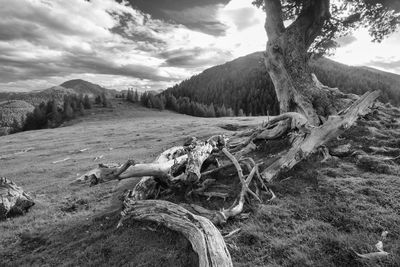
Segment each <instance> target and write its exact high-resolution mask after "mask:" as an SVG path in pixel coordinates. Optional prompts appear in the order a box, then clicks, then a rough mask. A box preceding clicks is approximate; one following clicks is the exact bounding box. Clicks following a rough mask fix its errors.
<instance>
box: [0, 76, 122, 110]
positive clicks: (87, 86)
mask: <svg viewBox="0 0 400 267" xmlns="http://www.w3.org/2000/svg"><path fill="white" fill-rule="evenodd" d="M102 93H104V94H106V96H108V97H111V96H112V97H113V96H114V95H115V94H116V93H117V91H116V90H109V89H106V88H104V87H101V86H100V85H97V84H94V83H91V82H88V81H84V80H81V79H76V80H70V81H66V82H64V83H62V84H60V85H57V86H53V87H50V88H48V89H45V90H39V91H38V90H36V91H31V92H23V93H13V92H0V101H5V100H23V101H26V102H28V103H30V104H32V105H34V106H36V105H39V104H40V103H41V102H43V101H44V102H46V101H48V100H51V99H54V100H55V101H56V102H61V101H62V99H63V97H64V95H73V94H77V95H79V94H83V95H89V96H90V97H94V96H97V95H101V94H102Z"/></svg>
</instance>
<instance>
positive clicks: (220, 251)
mask: <svg viewBox="0 0 400 267" xmlns="http://www.w3.org/2000/svg"><path fill="white" fill-rule="evenodd" d="M124 205H125V209H124V210H123V211H122V213H121V214H122V219H121V221H120V223H119V224H118V226H119V227H120V226H121V225H122V224H123V222H124V221H125V220H127V219H128V218H130V219H134V220H138V221H151V222H156V223H159V224H162V225H164V226H166V227H168V228H170V229H172V230H174V231H177V232H179V233H181V234H183V235H184V236H185V237H186V238H187V239H188V240H189V242H190V243H191V244H192V248H193V250H194V252H195V253H197V255H198V259H199V266H201V267H209V266H233V265H232V259H231V256H230V254H229V251H228V249H227V247H226V244H225V241H224V238H223V237H222V235H221V233H220V232H219V230H218V229H217V228H216V227H215V226H214V224H213V223H212V222H211V221H210V220H208V219H207V218H205V217H203V216H197V215H195V214H193V213H191V212H189V211H188V210H186V209H185V208H183V207H181V206H179V205H177V204H174V203H171V202H168V201H164V200H142V201H138V200H131V201H126V202H125V203H124Z"/></svg>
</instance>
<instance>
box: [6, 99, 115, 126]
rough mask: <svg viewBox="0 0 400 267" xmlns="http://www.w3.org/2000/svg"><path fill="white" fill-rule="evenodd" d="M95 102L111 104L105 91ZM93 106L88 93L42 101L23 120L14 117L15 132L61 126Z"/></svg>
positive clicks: (99, 104)
mask: <svg viewBox="0 0 400 267" xmlns="http://www.w3.org/2000/svg"><path fill="white" fill-rule="evenodd" d="M94 104H97V105H98V106H101V107H109V106H110V105H111V104H110V102H109V100H108V99H107V97H106V95H105V94H104V93H103V94H101V95H98V96H96V97H95V99H94ZM92 106H93V104H92V102H91V100H90V98H89V96H88V95H85V96H84V95H82V94H80V95H64V97H63V100H62V102H59V101H55V100H54V99H51V100H48V101H47V102H44V101H43V102H42V103H40V104H39V105H38V106H35V108H34V110H33V111H32V112H30V113H28V114H27V115H26V117H25V118H23V119H22V121H21V122H19V121H17V120H16V119H14V122H13V125H12V128H13V129H14V131H13V132H14V133H15V132H20V131H29V130H38V129H45V128H56V127H59V126H60V125H61V124H62V123H63V122H65V121H68V120H71V119H74V118H76V117H79V116H83V115H84V114H85V112H84V110H87V109H91V108H92Z"/></svg>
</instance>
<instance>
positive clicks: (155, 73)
mask: <svg viewBox="0 0 400 267" xmlns="http://www.w3.org/2000/svg"><path fill="white" fill-rule="evenodd" d="M77 73H97V74H108V75H120V76H127V77H134V78H138V79H148V80H152V81H171V80H175V79H174V78H171V77H167V76H166V75H163V74H162V73H161V72H160V71H159V70H158V69H157V68H153V67H149V66H146V65H143V64H123V65H122V64H121V65H118V64H116V63H115V62H113V61H112V60H107V59H104V58H102V57H97V56H96V55H95V54H92V55H89V54H81V53H79V52H78V53H77V52H75V53H71V52H65V53H64V54H63V55H62V57H61V58H58V59H57V60H55V59H52V58H47V59H45V58H35V59H29V58H23V57H22V56H20V57H10V56H4V55H0V80H1V81H2V82H11V81H15V80H29V79H38V78H46V77H52V76H66V75H70V74H77Z"/></svg>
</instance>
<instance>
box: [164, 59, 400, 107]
mask: <svg viewBox="0 0 400 267" xmlns="http://www.w3.org/2000/svg"><path fill="white" fill-rule="evenodd" d="M311 68H312V69H313V72H315V73H316V75H317V77H318V78H319V79H320V80H321V82H323V83H324V84H326V85H328V86H331V87H339V89H340V90H342V91H343V92H353V93H357V94H361V93H364V92H366V91H369V90H376V89H379V90H381V91H382V94H381V97H380V98H381V99H380V100H381V101H383V102H389V101H390V102H391V103H392V104H395V105H399V104H400V75H396V74H392V73H387V72H383V71H379V70H375V69H372V68H365V67H351V66H347V65H344V64H340V63H337V62H335V61H332V60H329V59H326V58H321V59H318V60H315V61H312V62H311ZM163 94H172V95H174V96H175V97H176V98H178V99H179V98H182V97H188V98H190V100H191V101H195V102H199V103H204V104H211V103H213V104H214V105H217V106H222V105H223V104H224V105H225V106H226V107H227V108H229V107H231V108H232V109H233V110H234V112H235V113H236V114H238V112H239V110H240V109H243V111H244V113H245V114H247V115H249V114H252V115H266V114H267V113H269V114H271V115H273V114H277V113H278V104H277V100H276V96H275V92H274V88H273V84H272V82H271V80H270V79H269V76H268V75H267V72H266V69H265V66H264V63H263V58H262V52H256V53H252V54H250V55H247V56H244V57H240V58H238V59H235V60H233V61H230V62H227V63H225V64H223V65H219V66H215V67H212V68H209V69H207V70H205V71H203V72H202V73H200V74H198V75H195V76H193V77H191V78H190V79H188V80H185V81H183V82H182V83H180V84H178V85H175V86H173V87H171V88H168V89H167V90H166V91H165V92H164V93H163Z"/></svg>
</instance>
